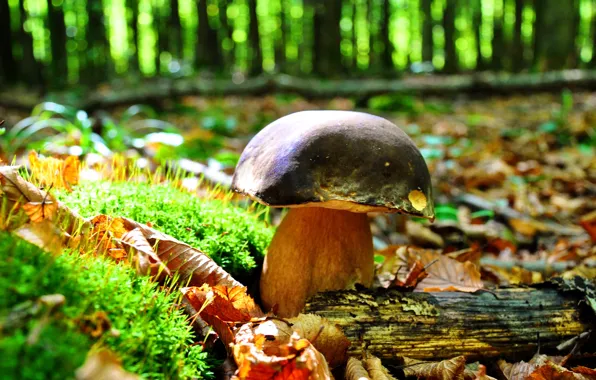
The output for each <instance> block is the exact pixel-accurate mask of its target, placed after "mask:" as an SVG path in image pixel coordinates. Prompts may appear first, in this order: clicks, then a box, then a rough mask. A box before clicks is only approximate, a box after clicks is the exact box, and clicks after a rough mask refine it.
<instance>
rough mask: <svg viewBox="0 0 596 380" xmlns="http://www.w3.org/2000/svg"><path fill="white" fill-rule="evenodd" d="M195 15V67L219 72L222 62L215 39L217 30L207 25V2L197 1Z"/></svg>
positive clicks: (205, 0)
mask: <svg viewBox="0 0 596 380" xmlns="http://www.w3.org/2000/svg"><path fill="white" fill-rule="evenodd" d="M197 14H198V15H199V28H198V34H199V35H198V40H197V48H196V59H195V62H196V66H197V68H198V69H200V68H208V69H210V70H214V71H216V70H221V65H222V64H223V60H222V57H221V49H220V45H219V41H218V39H217V30H215V29H213V28H212V27H211V25H210V24H209V14H208V13H207V0H198V1H197Z"/></svg>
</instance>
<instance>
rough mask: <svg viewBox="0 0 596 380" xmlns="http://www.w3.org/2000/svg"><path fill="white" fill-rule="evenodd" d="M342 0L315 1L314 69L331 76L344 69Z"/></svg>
mask: <svg viewBox="0 0 596 380" xmlns="http://www.w3.org/2000/svg"><path fill="white" fill-rule="evenodd" d="M340 20H341V1H339V0H326V1H322V2H320V3H319V2H316V3H315V15H314V27H313V29H314V36H315V39H314V54H313V56H314V65H313V66H314V69H315V73H317V74H319V75H322V76H325V77H330V76H334V75H336V74H338V73H339V72H341V71H342V65H341V50H340V44H341V32H340V27H339V22H340Z"/></svg>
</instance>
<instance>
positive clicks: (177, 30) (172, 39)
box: [162, 0, 183, 59]
mask: <svg viewBox="0 0 596 380" xmlns="http://www.w3.org/2000/svg"><path fill="white" fill-rule="evenodd" d="M162 36H163V37H166V36H167V37H166V38H167V40H166V42H167V50H168V51H169V52H170V53H171V54H172V58H174V59H180V58H182V51H183V49H182V25H181V23H180V4H179V3H178V0H170V15H169V18H168V29H167V33H166V34H163V35H162Z"/></svg>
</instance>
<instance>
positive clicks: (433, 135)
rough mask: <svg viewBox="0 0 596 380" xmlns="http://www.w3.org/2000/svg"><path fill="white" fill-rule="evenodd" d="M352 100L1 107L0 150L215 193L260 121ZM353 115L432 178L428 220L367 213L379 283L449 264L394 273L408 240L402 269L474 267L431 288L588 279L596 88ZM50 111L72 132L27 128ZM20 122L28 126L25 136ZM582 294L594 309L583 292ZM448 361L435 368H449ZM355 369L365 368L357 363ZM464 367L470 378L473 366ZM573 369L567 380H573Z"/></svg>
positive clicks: (539, 365)
mask: <svg viewBox="0 0 596 380" xmlns="http://www.w3.org/2000/svg"><path fill="white" fill-rule="evenodd" d="M154 106H155V105H154ZM354 107H355V105H354V102H353V101H351V100H349V99H344V98H336V99H332V100H325V101H322V100H320V101H308V100H305V99H303V98H299V97H294V96H265V97H260V98H240V97H224V98H204V97H194V96H189V97H184V98H181V99H179V101H174V100H164V101H163V102H160V103H159V104H158V105H157V107H154V109H151V108H149V107H146V106H133V107H118V108H115V109H111V110H109V111H97V112H94V114H92V115H86V114H84V115H83V114H81V113H77V112H75V111H71V110H62V109H59V106H58V105H46V106H41V108H39V109H37V110H34V112H33V113H34V116H33V118H34V119H33V120H29V121H28V122H23V121H22V120H27V118H28V117H29V114H24V113H23V112H22V111H11V110H7V109H1V108H0V119H4V120H5V121H6V122H5V125H3V126H2V127H4V128H6V133H5V135H4V136H0V139H4V141H2V144H0V148H1V149H2V151H0V154H2V155H3V156H2V157H0V158H2V159H3V160H4V161H5V162H11V161H12V157H11V156H10V155H9V153H15V154H17V158H16V162H17V163H27V153H28V151H29V149H36V150H38V151H40V152H41V153H43V154H46V155H52V156H55V157H65V156H66V155H67V154H68V153H73V152H74V153H77V152H81V151H84V152H92V151H95V152H93V153H91V154H88V155H87V160H88V161H87V162H88V165H89V166H88V167H86V168H85V167H83V169H84V170H83V171H82V172H81V178H82V180H84V179H85V176H87V179H89V178H92V177H95V178H97V177H101V176H102V175H104V173H103V172H101V171H99V170H93V169H94V168H97V167H98V166H97V163H98V162H109V160H108V159H107V158H106V157H105V155H106V154H111V153H112V152H121V153H122V155H123V157H125V161H126V162H137V163H138V162H142V166H143V167H146V168H150V169H152V170H153V171H155V169H156V168H158V167H160V165H161V164H160V163H161V162H163V161H162V160H163V159H168V160H170V162H169V164H168V166H169V167H170V168H171V167H176V168H177V169H182V170H185V171H187V172H190V173H193V174H195V175H196V174H203V175H205V178H206V179H207V181H206V182H203V183H200V184H199V183H197V181H195V180H193V179H192V178H190V179H185V180H184V181H182V182H181V184H180V186H181V187H183V188H187V189H192V191H193V192H195V193H196V194H197V195H198V196H199V197H203V198H208V199H214V198H218V197H222V195H221V194H222V193H221V189H222V188H223V189H225V188H226V186H228V185H229V183H230V179H231V175H232V174H233V170H234V166H235V163H236V161H237V159H238V157H239V154H240V153H241V152H242V149H243V148H244V146H245V145H246V144H247V143H248V141H249V140H250V138H251V137H252V136H253V135H254V134H255V133H256V132H257V131H258V130H259V129H260V128H262V127H263V126H265V125H266V124H268V123H269V122H271V121H273V120H275V119H277V118H279V117H281V116H284V115H286V114H288V113H291V112H296V111H300V110H307V109H342V110H353V109H354ZM156 109H157V110H156ZM359 110H361V111H365V112H370V113H373V114H377V115H380V116H383V117H385V118H387V119H389V120H391V121H393V122H394V123H395V124H396V125H398V126H400V127H401V128H403V129H404V131H406V133H408V134H409V135H410V137H412V139H413V140H414V141H415V143H416V144H417V146H418V147H419V148H420V150H421V152H422V154H423V156H424V157H425V159H426V162H427V165H428V167H429V169H430V173H431V177H432V181H433V186H434V196H435V211H436V220H435V222H434V223H432V224H431V223H429V222H425V221H421V220H409V219H406V218H403V217H398V216H395V215H390V216H388V215H384V214H371V215H370V221H371V228H372V231H373V235H374V246H375V250H376V251H377V257H378V267H377V279H376V285H377V286H379V287H384V288H387V287H394V286H395V285H396V284H397V283H398V282H399V281H402V283H401V284H402V285H404V283H403V281H406V282H407V281H410V282H409V283H408V282H407V283H405V285H406V287H408V286H409V287H411V288H416V289H417V290H419V291H422V290H424V288H425V283H424V281H425V280H424V279H423V277H424V276H427V277H430V278H433V276H434V277H437V271H439V272H440V270H441V268H443V267H444V268H443V269H445V268H446V269H447V270H449V268H450V267H449V265H455V264H453V263H452V264H449V263H443V262H439V263H437V264H436V263H435V262H436V261H437V260H436V258H435V259H434V260H433V259H432V258H430V259H428V260H427V261H426V262H425V261H424V260H422V263H423V264H425V266H426V268H425V269H424V270H423V272H424V271H426V273H425V275H424V276H420V277H419V278H417V279H409V280H408V279H406V278H405V277H404V278H400V276H401V275H403V273H402V274H400V273H401V268H398V269H397V272H396V264H395V261H394V260H393V259H394V257H396V255H397V252H400V254H401V255H404V251H403V249H401V251H400V248H401V247H410V248H406V250H409V252H408V253H406V256H407V257H406V258H403V257H402V259H403V260H404V262H405V264H404V265H406V266H410V265H412V266H414V265H415V264H416V262H417V261H420V260H421V258H422V257H424V255H425V252H433V254H436V255H439V256H440V255H444V256H447V257H449V259H450V260H453V261H454V262H457V261H461V262H466V261H469V262H472V263H474V264H475V267H476V270H477V274H476V272H473V271H472V272H473V273H472V272H471V271H470V270H469V269H465V270H462V276H464V277H465V279H459V280H458V279H453V278H445V277H440V276H439V277H440V278H438V282H437V281H435V282H434V285H433V291H436V290H437V289H439V290H459V291H467V292H470V291H474V290H478V289H495V288H496V287H507V286H531V285H534V284H538V283H542V282H544V281H547V280H549V279H551V278H552V277H555V276H562V277H563V278H566V279H569V278H573V276H575V275H578V276H581V277H583V278H587V279H590V280H591V281H593V280H594V278H596V244H595V243H596V93H591V92H577V93H572V92H568V91H563V92H562V93H560V94H534V95H524V96H508V97H489V98H482V99H475V98H471V97H468V96H457V97H454V98H453V99H445V98H426V99H420V98H415V97H410V96H389V95H387V96H378V97H374V98H372V99H371V100H370V101H369V107H368V108H367V109H359ZM55 119H60V120H67V121H68V123H70V124H71V125H72V126H73V128H70V129H69V128H66V127H64V128H62V129H57V128H54V129H51V128H45V127H43V126H39V125H40V124H39V122H41V121H44V120H45V124H52V123H50V122H47V120H55ZM19 123H20V124H19ZM36 123H38V124H36ZM15 125H17V126H18V125H20V127H19V129H21V130H22V131H23V132H21V133H22V134H14V135H10V133H11V129H14V127H13V126H15ZM34 125H38V126H39V128H34V127H32V126H34ZM2 127H0V128H2ZM77 128H78V129H79V130H85V129H86V130H88V131H89V133H91V134H93V133H94V134H97V135H99V136H101V137H102V139H103V140H102V142H103V146H105V148H106V149H103V148H102V146H101V144H100V145H97V144H96V145H93V144H92V143H89V142H87V144H88V145H84V144H85V143H84V137H85V132H78V133H77V132H76V130H77ZM28 130H32V131H34V132H35V133H33V132H32V133H29V134H28V132H27V131H28ZM110 130H111V131H112V132H110ZM164 132H165V133H164ZM151 133H153V135H151ZM159 133H161V134H159ZM7 136H12V137H11V139H12V140H10V141H9V140H8V139H7ZM15 141H17V142H19V144H20V145H19V144H17V145H15V144H14V143H15ZM11 144H12V146H11ZM73 146H79V147H80V148H74V149H73ZM102 149H103V150H102ZM139 160H140V161H139ZM172 160H173V161H172ZM92 161H93V162H95V164H94V165H95V166H93V164H92V163H91V162H92ZM85 169H91V170H85ZM197 186H198V187H197ZM214 188H216V190H215V191H214V190H213V189H214ZM234 199H240V198H238V197H236V198H234ZM270 216H271V219H270V223H271V224H272V225H274V226H275V225H276V224H277V223H278V222H279V220H280V218H281V216H282V214H281V213H279V212H272V213H271V214H270ZM138 221H139V222H143V223H144V222H147V221H146V220H138ZM166 232H167V231H166ZM433 268H436V269H433ZM453 268H455V267H453ZM466 268H468V267H466ZM453 270H454V271H455V270H456V269H453ZM457 270H459V269H457ZM398 280H399V281H398ZM434 280H437V278H434ZM437 283H438V285H437ZM246 285H249V284H246ZM588 302H592V304H593V305H596V301H595V300H588ZM199 306H200V305H199ZM592 307H594V306H592ZM560 343H563V342H560ZM574 350H575V351H574V354H578V353H579V352H582V350H581V346H576V347H575V348H574ZM567 351H569V350H567ZM567 353H568V352H561V353H560V354H561V355H566V354H567ZM588 354H594V352H588ZM545 363H547V364H545ZM352 364H353V363H352ZM460 364H461V363H460V362H451V363H448V364H445V363H444V365H445V366H447V367H453V366H459V365H460ZM505 364H506V363H505ZM505 364H503V365H502V366H501V365H500V369H501V371H502V373H500V374H496V375H495V374H493V376H497V377H498V376H504V377H505V378H511V379H513V378H515V377H510V376H509V375H511V368H510V367H509V368H508V369H507V368H506V367H504V366H505ZM564 364H565V363H564V362H561V361H560V360H555V359H553V358H552V357H551V358H550V359H544V358H542V359H540V360H535V361H534V362H532V363H531V365H529V366H528V367H527V368H524V369H523V371H526V372H520V373H524V374H525V375H528V376H529V375H530V374H531V373H538V372H540V371H542V372H540V373H541V375H542V376H544V373H546V372H544V371H546V369H544V368H545V367H548V368H549V370H551V369H552V368H555V367H556V370H557V371H559V372H564V371H568V372H570V371H571V370H567V369H564V368H563V365H564ZM410 366H411V364H410ZM350 368H352V370H353V368H354V365H352V367H350ZM364 368H368V367H366V363H365V364H364ZM413 368H415V367H413ZM462 368H463V364H462ZM582 368H584V367H582ZM369 370H370V368H369ZM434 370H436V369H429V368H422V369H419V371H420V372H417V373H416V372H410V373H408V372H407V370H406V371H405V374H406V375H411V376H431V375H432V373H431V372H432V371H434ZM516 370H519V371H522V369H520V368H517V369H516ZM424 371H431V372H424ZM462 371H463V369H462ZM507 371H509V372H507ZM537 371H538V372H537ZM582 371H584V372H582ZM588 371H589V370H588V369H585V368H584V369H581V370H577V371H576V373H577V374H579V373H582V374H584V375H582V376H586V377H585V378H590V377H589V376H594V371H593V370H592V372H588ZM481 372H482V371H481ZM462 373H463V372H462ZM476 373H477V374H476V376H477V378H481V377H480V375H478V373H480V372H478V371H477V372H476ZM507 373H509V375H508V374H507ZM540 373H539V374H540ZM434 374H436V373H434ZM525 375H524V376H525ZM346 376H347V377H349V374H347V375H346ZM573 376H575V374H574V375H573ZM578 376H579V375H577V376H576V377H575V378H581V377H578ZM454 378H455V377H454ZM534 378H537V379H538V378H548V377H534Z"/></svg>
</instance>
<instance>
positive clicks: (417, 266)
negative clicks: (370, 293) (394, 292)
mask: <svg viewBox="0 0 596 380" xmlns="http://www.w3.org/2000/svg"><path fill="white" fill-rule="evenodd" d="M427 276H428V273H427V272H426V268H425V267H424V265H423V264H422V262H420V260H416V261H414V263H413V264H412V266H411V267H410V270H409V271H408V273H407V274H406V278H405V279H404V281H401V280H400V279H399V278H398V276H396V277H395V281H394V282H393V285H395V286H398V287H402V288H415V287H416V286H417V285H418V283H419V282H420V281H422V280H424V279H425V278H426V277H427Z"/></svg>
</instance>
